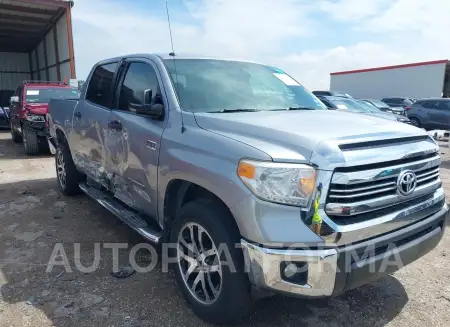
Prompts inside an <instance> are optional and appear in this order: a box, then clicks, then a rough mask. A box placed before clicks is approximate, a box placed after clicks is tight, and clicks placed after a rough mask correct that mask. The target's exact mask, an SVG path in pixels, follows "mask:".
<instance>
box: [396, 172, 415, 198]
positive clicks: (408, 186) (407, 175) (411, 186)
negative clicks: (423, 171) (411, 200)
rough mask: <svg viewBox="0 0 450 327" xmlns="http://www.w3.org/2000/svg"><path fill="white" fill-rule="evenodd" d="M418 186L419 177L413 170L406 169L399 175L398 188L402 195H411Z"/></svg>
mask: <svg viewBox="0 0 450 327" xmlns="http://www.w3.org/2000/svg"><path fill="white" fill-rule="evenodd" d="M416 186H417V177H416V174H414V172H413V171H411V170H406V171H403V172H402V173H401V174H400V175H399V176H398V180H397V189H398V192H399V193H400V194H401V195H403V196H407V195H410V194H411V193H412V192H414V190H415V189H416Z"/></svg>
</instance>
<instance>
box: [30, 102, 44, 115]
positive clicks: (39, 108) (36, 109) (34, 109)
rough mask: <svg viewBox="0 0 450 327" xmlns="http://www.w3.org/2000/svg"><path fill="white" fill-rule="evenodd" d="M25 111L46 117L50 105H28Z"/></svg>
mask: <svg viewBox="0 0 450 327" xmlns="http://www.w3.org/2000/svg"><path fill="white" fill-rule="evenodd" d="M25 110H28V111H30V112H31V113H32V114H35V115H46V114H47V113H48V103H27V104H26V105H25Z"/></svg>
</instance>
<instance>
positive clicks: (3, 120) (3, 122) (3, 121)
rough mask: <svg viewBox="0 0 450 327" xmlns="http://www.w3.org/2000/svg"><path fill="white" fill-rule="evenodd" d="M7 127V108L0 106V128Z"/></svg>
mask: <svg viewBox="0 0 450 327" xmlns="http://www.w3.org/2000/svg"><path fill="white" fill-rule="evenodd" d="M8 127H9V107H2V106H0V128H8Z"/></svg>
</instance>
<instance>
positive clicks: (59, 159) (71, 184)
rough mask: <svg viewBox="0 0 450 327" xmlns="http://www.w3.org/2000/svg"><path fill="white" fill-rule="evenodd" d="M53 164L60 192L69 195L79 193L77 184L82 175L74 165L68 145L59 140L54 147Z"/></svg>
mask: <svg viewBox="0 0 450 327" xmlns="http://www.w3.org/2000/svg"><path fill="white" fill-rule="evenodd" d="M55 165H56V176H57V178H58V185H59V188H60V190H61V192H62V193H63V194H65V195H69V196H70V195H76V194H79V193H81V190H80V188H79V186H78V185H79V183H80V181H81V178H82V175H81V174H80V172H79V171H78V170H77V168H76V167H75V164H74V163H73V160H72V155H71V154H70V150H69V147H68V146H67V145H66V143H64V142H60V143H59V144H58V147H57V148H56V154H55Z"/></svg>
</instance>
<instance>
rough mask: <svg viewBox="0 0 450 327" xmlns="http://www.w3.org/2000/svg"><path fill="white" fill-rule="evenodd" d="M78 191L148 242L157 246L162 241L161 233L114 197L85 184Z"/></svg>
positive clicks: (81, 184)
mask: <svg viewBox="0 0 450 327" xmlns="http://www.w3.org/2000/svg"><path fill="white" fill-rule="evenodd" d="M79 186H80V189H81V190H82V191H83V192H84V193H86V194H87V195H88V196H90V197H91V198H92V199H94V200H95V201H97V202H98V203H100V204H101V205H102V206H103V207H105V208H106V209H107V210H108V211H109V212H111V213H112V214H113V215H115V216H116V217H117V218H119V219H120V220H122V221H123V222H124V223H126V224H127V225H128V226H130V227H131V228H132V229H134V230H135V231H136V232H138V233H139V234H140V235H142V236H143V237H144V238H145V239H147V240H148V241H150V242H152V243H155V244H159V243H160V242H161V239H162V233H161V232H160V231H157V230H156V229H154V228H152V227H151V226H149V225H148V223H147V222H146V221H145V220H144V219H142V218H141V217H139V215H137V214H136V213H134V212H133V211H131V210H129V209H127V208H126V207H125V206H124V205H123V204H121V203H120V202H119V201H117V200H116V199H115V198H114V197H112V196H110V195H108V194H106V193H104V192H102V191H101V190H99V189H97V188H95V187H91V186H89V185H87V184H86V183H80V185H79Z"/></svg>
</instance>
